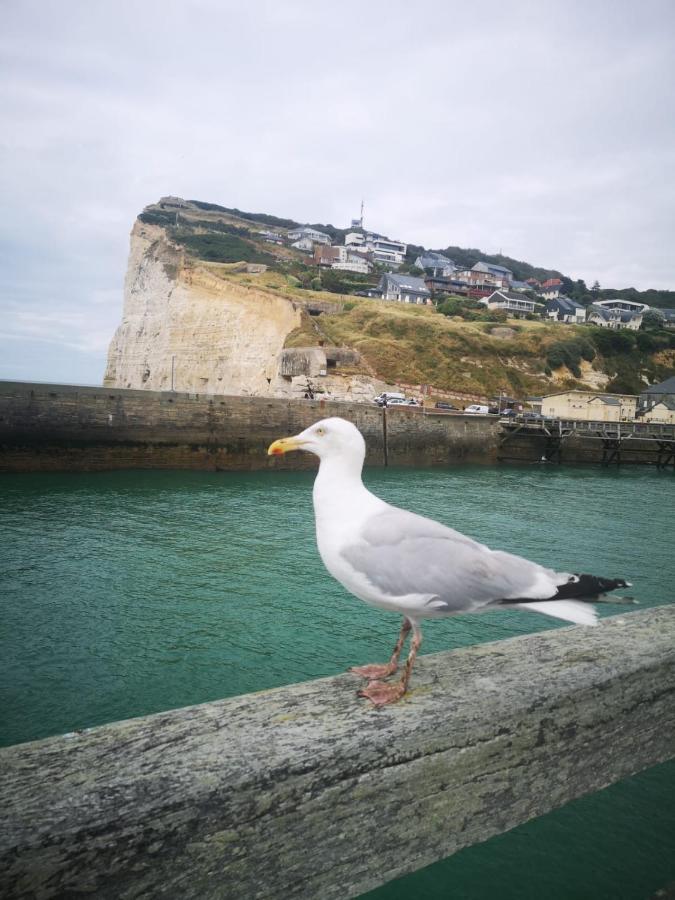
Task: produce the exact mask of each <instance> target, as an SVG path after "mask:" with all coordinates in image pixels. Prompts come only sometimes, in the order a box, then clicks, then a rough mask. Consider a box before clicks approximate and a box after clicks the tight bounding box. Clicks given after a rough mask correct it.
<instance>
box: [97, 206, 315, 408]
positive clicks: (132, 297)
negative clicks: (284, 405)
mask: <svg viewBox="0 0 675 900" xmlns="http://www.w3.org/2000/svg"><path fill="white" fill-rule="evenodd" d="M124 294H125V296H124V313H123V319H122V324H121V325H120V326H119V328H118V329H117V332H116V334H115V337H114V338H113V341H112V343H111V346H110V350H109V353H108V367H107V370H106V375H105V380H104V384H106V385H109V386H114V387H129V388H147V389H152V390H167V389H168V390H170V389H171V388H172V387H173V388H174V389H175V390H180V391H199V392H201V393H225V394H263V395H264V394H272V393H273V392H274V386H273V382H275V381H276V378H277V360H278V357H279V354H280V353H281V350H282V348H283V345H284V340H285V338H286V335H287V334H288V333H289V332H290V331H292V330H293V329H294V328H296V327H297V326H298V324H299V322H300V310H299V309H298V308H297V307H296V306H295V305H294V304H293V303H292V302H291V301H289V300H284V299H283V298H281V297H276V296H274V295H273V294H269V293H266V292H264V291H257V290H255V289H254V288H247V287H244V286H241V285H238V284H236V283H234V282H228V281H225V280H221V279H218V278H216V277H215V276H213V275H211V274H210V273H209V272H208V271H207V270H206V269H203V268H200V267H199V266H196V267H191V266H186V265H185V260H184V258H183V254H182V252H181V251H180V250H178V249H176V248H175V247H173V246H172V245H171V244H170V243H169V241H168V240H167V237H166V235H165V233H164V231H163V230H162V229H161V228H158V227H156V226H152V225H145V224H143V223H141V222H136V224H135V225H134V229H133V231H132V234H131V252H130V256H129V267H128V271H127V277H126V282H125V291H124ZM172 367H173V381H172Z"/></svg>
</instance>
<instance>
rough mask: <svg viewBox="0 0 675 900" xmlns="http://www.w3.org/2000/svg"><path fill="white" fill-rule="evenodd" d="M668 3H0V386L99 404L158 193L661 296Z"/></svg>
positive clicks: (674, 118) (666, 220) (670, 105)
mask: <svg viewBox="0 0 675 900" xmlns="http://www.w3.org/2000/svg"><path fill="white" fill-rule="evenodd" d="M674 26H675V3H673V2H672V0H663V2H661V0H641V2H639V3H638V2H635V0H613V2H604V0H582V2H577V0H560V2H558V0H550V2H547V0H533V2H525V0H521V2H517V0H516V2H504V0H491V2H490V0H484V2H481V0H472V2H466V0H464V2H462V3H457V2H454V3H453V2H447V0H440V2H433V0H418V2H415V3H411V2H409V0H405V2H397V0H393V2H392V0H388V2H363V0H359V2H351V0H343V2H341V3H330V4H326V3H318V2H316V0H309V2H304V0H303V2H299V0H298V2H293V0H275V2H264V0H256V2H252V3H248V4H247V3H243V2H241V0H238V2H236V3H235V2H230V0H133V2H129V0H54V2H51V0H0V66H1V73H2V82H1V88H0V91H1V95H0V126H1V127H0V148H1V151H0V152H1V156H0V190H1V194H2V201H3V215H2V218H1V220H0V242H1V244H0V266H1V276H2V284H1V290H2V296H1V298H0V303H1V306H0V313H1V316H2V318H1V320H0V378H17V379H27V380H47V381H65V382H76V383H92V384H97V383H100V381H101V378H102V376H103V370H104V366H105V355H106V351H107V346H108V343H109V341H110V339H111V337H112V335H113V332H114V330H115V327H116V326H117V324H118V322H119V320H120V317H121V311H122V283H123V277H124V271H125V267H126V257H127V251H128V235H129V231H130V228H131V226H132V224H133V220H134V217H135V216H136V215H137V214H138V213H139V212H140V211H141V209H142V208H143V207H144V206H145V205H146V204H148V203H152V202H154V201H156V200H157V199H158V198H159V197H160V196H163V195H166V194H174V195H177V196H182V197H184V198H188V199H201V200H207V201H210V202H215V203H220V204H222V205H224V206H237V207H239V208H241V209H245V210H249V211H255V212H269V213H273V214H275V215H279V216H284V217H290V218H293V219H296V220H298V221H300V222H304V221H310V222H324V223H328V222H330V223H332V224H334V225H338V226H345V225H347V224H348V223H349V220H350V219H351V218H352V217H356V216H358V212H359V205H360V202H361V198H362V197H363V198H364V199H365V204H366V208H365V224H366V225H367V226H368V227H371V228H373V229H375V230H378V231H381V232H383V233H385V234H388V235H389V236H391V237H395V238H400V239H401V240H406V241H409V242H412V243H420V244H424V245H426V246H428V247H436V248H438V247H444V246H447V245H449V244H458V245H460V246H465V247H478V248H480V249H482V250H484V251H486V252H488V253H490V252H497V251H499V250H501V251H502V252H504V253H505V254H507V255H509V256H512V257H515V258H517V259H524V260H527V261H528V262H531V263H533V264H535V265H542V266H547V267H552V268H557V269H560V270H561V271H563V272H564V273H565V274H568V275H570V276H572V277H574V278H584V279H586V281H587V282H589V283H591V282H593V281H594V280H595V279H596V278H597V279H598V280H599V281H600V283H601V284H602V285H603V286H607V287H627V286H631V285H632V286H635V287H637V288H640V289H645V288H649V287H657V288H675V271H674V265H673V256H674V254H673V248H674V247H675V202H674V201H675V109H674V106H675V104H674V101H673V98H674V93H675V28H674Z"/></svg>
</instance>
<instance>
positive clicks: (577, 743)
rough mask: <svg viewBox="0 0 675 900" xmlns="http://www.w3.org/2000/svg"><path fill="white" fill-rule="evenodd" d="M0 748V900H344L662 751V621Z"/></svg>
mask: <svg viewBox="0 0 675 900" xmlns="http://www.w3.org/2000/svg"><path fill="white" fill-rule="evenodd" d="M358 684H359V682H358V680H357V679H356V678H354V677H353V676H351V675H348V674H345V675H341V676H338V677H336V678H325V679H321V680H318V681H312V682H308V683H305V684H296V685H291V686H289V687H286V688H280V689H275V690H270V691H263V692H260V693H257V694H250V695H246V696H242V697H236V698H233V699H230V700H223V701H219V702H215V703H207V704H204V705H201V706H195V707H189V708H185V709H179V710H173V711H171V712H167V713H162V714H159V715H153V716H148V717H145V718H141V719H135V720H129V721H126V722H117V723H114V724H112V725H107V726H103V727H100V728H96V729H93V730H91V731H88V732H85V733H81V734H72V735H66V736H63V737H58V738H50V739H47V740H44V741H37V742H35V743H31V744H22V745H17V746H15V747H10V748H7V749H5V750H2V751H0V786H1V797H2V820H3V821H2V825H1V829H0V894H2V896H3V897H22V898H29V897H31V898H32V897H35V898H47V897H70V896H78V895H80V894H82V893H91V894H93V895H95V896H97V897H106V898H107V897H110V898H113V897H114V898H136V897H171V898H176V897H181V898H193V897H194V898H200V900H204V898H243V897H246V898H267V897H284V898H301V897H306V898H317V897H321V898H326V900H328V898H341V900H342V898H346V897H353V896H357V895H359V894H360V893H363V892H365V891H367V890H369V889H371V888H374V887H376V886H378V885H380V884H383V883H385V882H386V881H389V880H390V879H392V878H395V877H396V876H399V875H402V874H404V873H407V872H411V871H414V870H415V869H418V868H421V867H422V866H425V865H427V864H429V863H431V862H434V861H435V860H438V859H441V858H443V857H446V856H448V855H450V854H452V853H454V852H455V851H457V850H459V849H460V848H462V847H465V846H468V845H471V844H475V843H478V842H480V841H484V840H486V839H487V838H489V837H491V836H492V835H494V834H498V833H501V832H504V831H507V830H508V829H510V828H513V827H514V826H516V825H518V824H520V823H522V822H525V821H527V820H529V819H531V818H533V817H536V816H540V815H542V814H543V813H546V812H548V811H549V810H552V809H555V808H557V807H560V806H562V805H563V804H565V803H567V802H568V801H570V800H572V799H573V798H575V797H579V796H582V795H584V794H587V793H590V792H593V791H597V790H599V789H600V788H602V787H605V786H607V785H609V784H611V783H613V782H615V781H617V780H619V779H621V778H623V777H625V776H628V775H630V774H633V773H635V772H638V771H640V770H642V769H644V768H646V767H648V766H651V765H654V764H656V763H659V762H662V761H664V760H666V759H668V758H670V757H671V756H672V755H673V754H674V753H675V605H672V606H662V607H659V608H655V609H652V610H647V611H643V612H635V613H629V614H627V615H623V616H617V617H613V618H610V619H607V620H605V621H604V622H603V623H602V624H601V625H600V626H599V627H597V628H582V627H569V628H562V629H558V630H554V631H549V632H543V633H539V634H533V635H528V636H524V637H518V638H514V639H511V640H507V641H502V642H498V643H493V644H484V645H481V646H477V647H468V648H464V649H461V650H456V651H452V652H448V653H438V654H433V655H430V656H426V657H422V658H421V659H420V660H419V663H418V667H417V668H416V670H415V672H414V674H413V682H412V687H413V689H412V691H411V692H410V694H409V696H408V697H407V698H406V699H405V700H404V701H403V702H401V703H399V704H397V705H395V706H391V707H385V708H383V709H380V710H375V709H373V708H371V707H370V705H369V704H368V703H367V702H366V701H362V700H359V699H358V698H357V697H356V688H357V686H358Z"/></svg>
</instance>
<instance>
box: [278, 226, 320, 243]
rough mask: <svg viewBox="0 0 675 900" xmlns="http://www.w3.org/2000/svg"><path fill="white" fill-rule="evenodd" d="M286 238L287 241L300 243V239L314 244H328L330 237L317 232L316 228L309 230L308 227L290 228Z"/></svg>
mask: <svg viewBox="0 0 675 900" xmlns="http://www.w3.org/2000/svg"><path fill="white" fill-rule="evenodd" d="M286 236H287V238H288V240H289V241H300V240H302V238H307V239H308V240H310V241H313V242H314V243H315V244H330V235H328V234H324V233H323V231H317V230H316V228H310V227H309V225H301V226H300V227H298V228H292V229H291V230H290V231H289V232H287V234H286Z"/></svg>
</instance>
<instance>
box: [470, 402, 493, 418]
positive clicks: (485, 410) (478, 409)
mask: <svg viewBox="0 0 675 900" xmlns="http://www.w3.org/2000/svg"><path fill="white" fill-rule="evenodd" d="M464 412H465V413H469V415H472V416H487V415H488V414H489V412H490V409H489V407H487V406H483V405H482V404H481V403H472V404H471V405H470V406H467V407H466V408H465V410H464Z"/></svg>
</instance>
